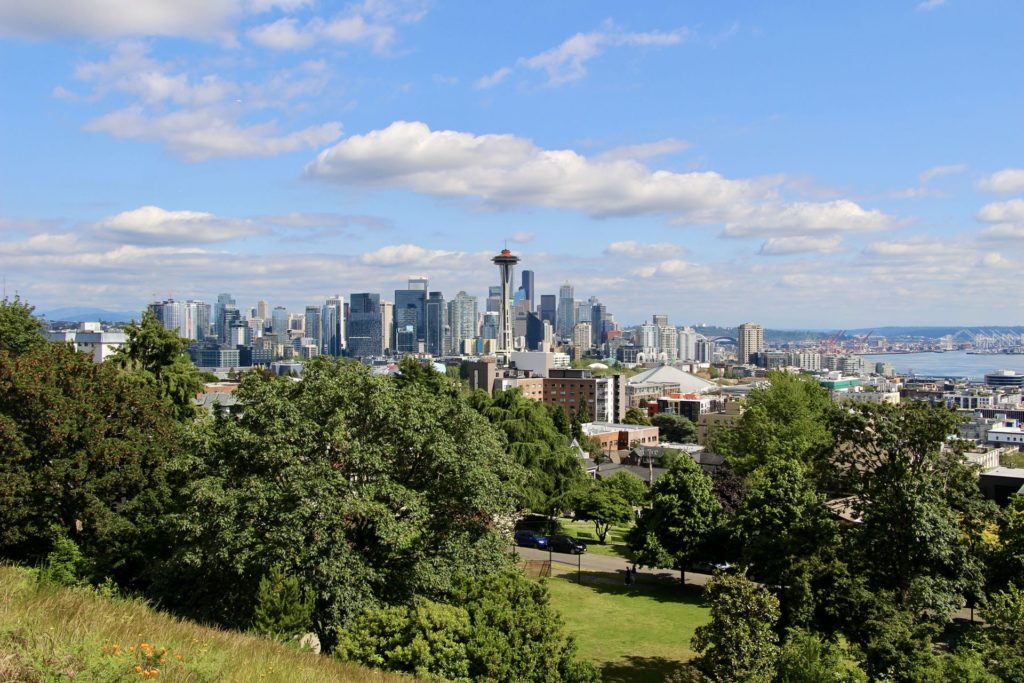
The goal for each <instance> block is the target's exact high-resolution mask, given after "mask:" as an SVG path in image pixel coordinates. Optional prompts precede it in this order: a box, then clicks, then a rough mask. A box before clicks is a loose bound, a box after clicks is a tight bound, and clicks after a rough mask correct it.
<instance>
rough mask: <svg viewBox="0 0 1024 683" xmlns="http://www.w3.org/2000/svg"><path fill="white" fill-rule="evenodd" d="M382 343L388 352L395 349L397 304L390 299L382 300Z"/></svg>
mask: <svg viewBox="0 0 1024 683" xmlns="http://www.w3.org/2000/svg"><path fill="white" fill-rule="evenodd" d="M380 324H381V344H382V345H383V348H384V350H385V351H387V352H393V351H394V350H395V305H394V304H393V303H391V302H390V301H381V302H380Z"/></svg>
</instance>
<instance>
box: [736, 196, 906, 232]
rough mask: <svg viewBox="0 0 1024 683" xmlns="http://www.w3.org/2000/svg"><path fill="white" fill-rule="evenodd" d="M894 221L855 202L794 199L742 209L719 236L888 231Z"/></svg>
mask: <svg viewBox="0 0 1024 683" xmlns="http://www.w3.org/2000/svg"><path fill="white" fill-rule="evenodd" d="M894 225H895V221H894V219H893V218H892V217H891V216H888V215H886V214H884V213H882V212H881V211H878V210H868V209H864V208H863V207H861V206H860V205H858V204H856V203H855V202H851V201H849V200H847V199H838V200H835V201H831V202H794V203H792V204H788V205H780V204H774V203H773V204H764V205H761V206H757V207H754V208H751V209H749V210H747V211H745V212H744V215H742V216H741V217H740V218H737V219H736V220H733V221H730V222H728V223H726V225H725V228H724V229H723V230H722V235H724V236H726V237H753V236H757V235H769V234H772V235H810V234H823V233H826V234H827V233H839V232H873V231H878V230H887V229H890V228H892V227H893V226H894Z"/></svg>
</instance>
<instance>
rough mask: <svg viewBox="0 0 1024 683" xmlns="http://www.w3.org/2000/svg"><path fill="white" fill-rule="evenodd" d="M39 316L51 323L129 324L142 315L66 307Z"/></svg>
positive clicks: (100, 309)
mask: <svg viewBox="0 0 1024 683" xmlns="http://www.w3.org/2000/svg"><path fill="white" fill-rule="evenodd" d="M37 315H42V316H44V317H45V318H46V319H47V320H49V321H51V322H53V321H57V320H63V321H66V322H71V323H82V322H108V323H128V322H131V321H132V320H138V319H139V318H140V317H141V314H139V313H127V312H125V311H108V310H106V309H103V308H87V307H82V306H65V307H64V308H55V309H53V310H52V311H45V312H43V313H39V314H37Z"/></svg>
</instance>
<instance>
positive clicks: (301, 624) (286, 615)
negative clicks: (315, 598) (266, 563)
mask: <svg viewBox="0 0 1024 683" xmlns="http://www.w3.org/2000/svg"><path fill="white" fill-rule="evenodd" d="M312 613H313V602H312V600H310V599H309V597H308V594H307V591H304V590H302V587H301V586H300V585H299V579H298V578H297V577H296V576H294V575H292V574H288V573H287V572H286V571H285V570H284V568H283V567H281V566H280V565H277V566H274V567H273V568H271V570H270V573H269V574H267V575H266V576H264V577H263V578H262V579H260V586H259V589H258V590H257V592H256V606H255V609H254V610H253V630H255V631H256V632H257V633H262V634H263V635H267V636H271V637H274V638H278V639H281V640H287V639H289V638H292V637H294V636H299V635H302V634H303V633H305V632H307V631H308V630H309V627H310V626H311V625H312Z"/></svg>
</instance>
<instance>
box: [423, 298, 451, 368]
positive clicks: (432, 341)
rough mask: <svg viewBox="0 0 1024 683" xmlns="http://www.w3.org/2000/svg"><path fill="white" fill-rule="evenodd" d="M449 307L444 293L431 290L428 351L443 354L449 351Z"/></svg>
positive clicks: (428, 302) (438, 354) (428, 312)
mask: <svg viewBox="0 0 1024 683" xmlns="http://www.w3.org/2000/svg"><path fill="white" fill-rule="evenodd" d="M448 339H449V337H448V307H447V305H446V304H445V302H444V294H442V293H441V292H431V293H430V296H428V297H427V334H426V342H427V353H429V354H431V355H432V356H443V355H444V354H446V353H447V352H448V346H449V341H448Z"/></svg>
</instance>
